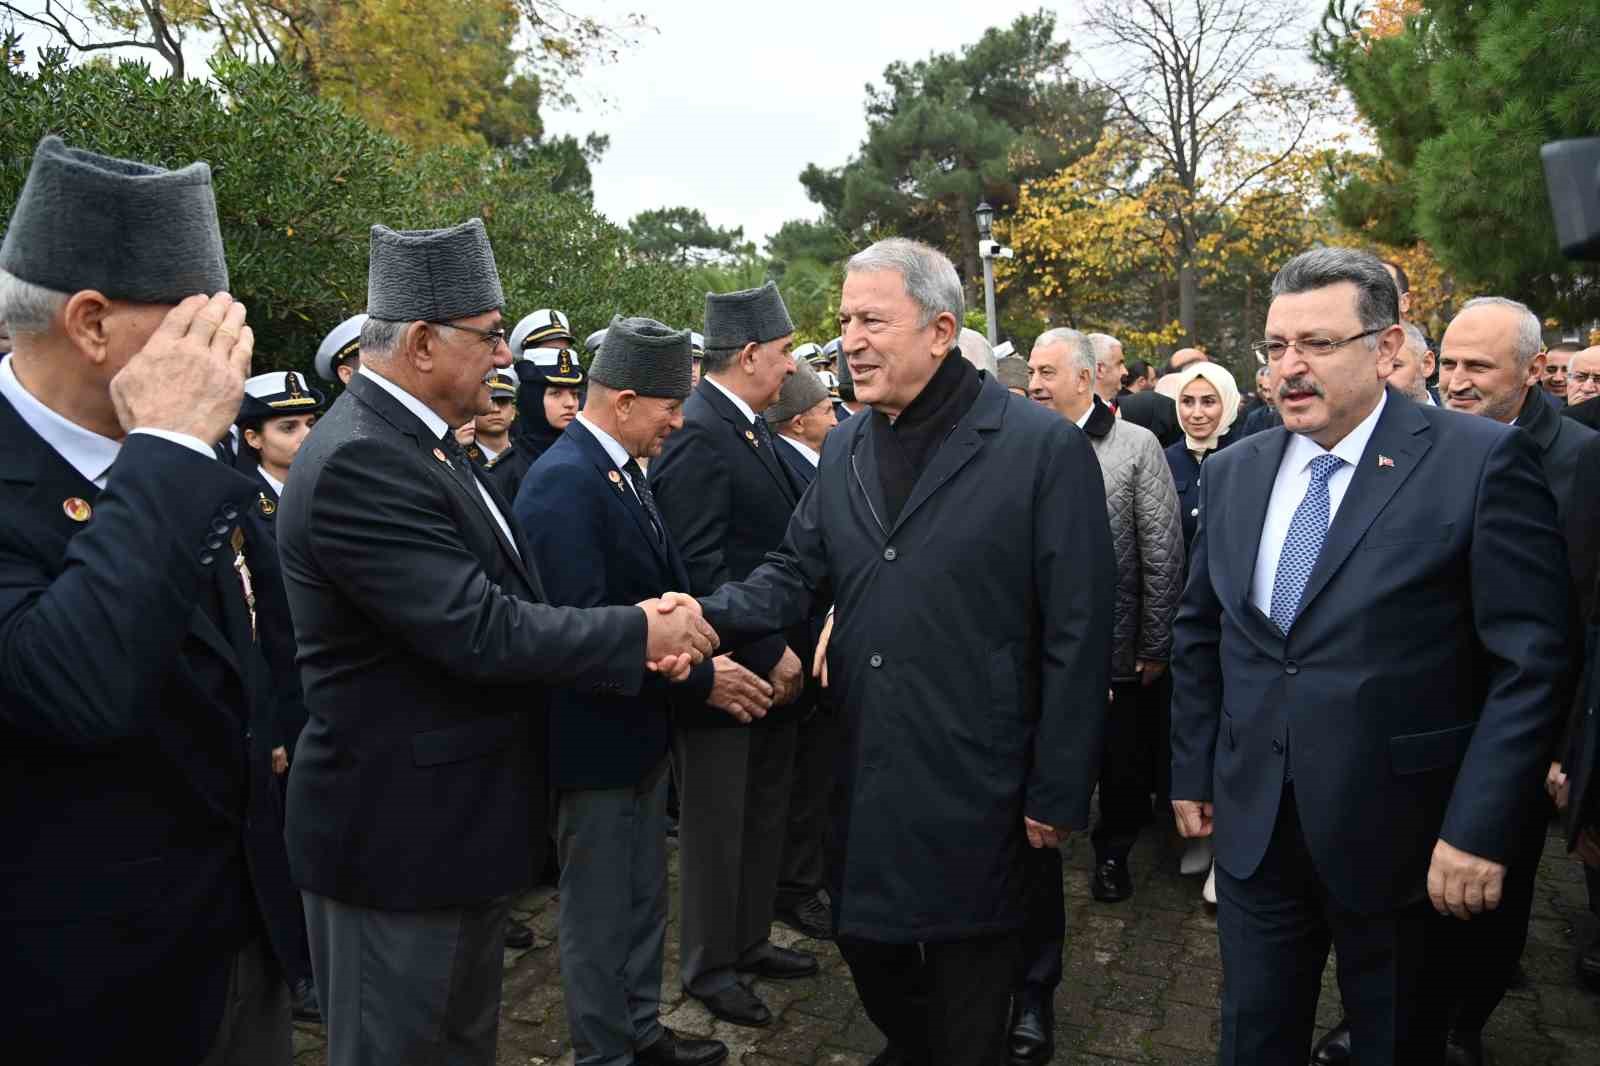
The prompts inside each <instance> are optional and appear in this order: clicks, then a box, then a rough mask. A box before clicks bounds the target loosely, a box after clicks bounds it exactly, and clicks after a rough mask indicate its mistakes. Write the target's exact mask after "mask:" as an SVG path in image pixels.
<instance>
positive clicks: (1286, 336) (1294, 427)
mask: <svg viewBox="0 0 1600 1066" xmlns="http://www.w3.org/2000/svg"><path fill="white" fill-rule="evenodd" d="M1357 295H1358V290H1357V288H1356V284H1355V282H1353V281H1341V282H1338V283H1336V284H1333V285H1325V286H1323V287H1322V288H1320V289H1311V290H1309V291H1307V292H1297V293H1285V294H1284V295H1282V296H1275V297H1273V300H1272V306H1271V307H1270V308H1269V309H1268V310H1267V331H1266V336H1267V340H1268V342H1274V341H1276V342H1291V341H1301V340H1311V339H1313V338H1319V339H1323V340H1334V341H1337V340H1343V339H1345V338H1347V337H1354V336H1357V335H1358V334H1360V333H1363V332H1365V329H1364V327H1363V326H1362V325H1361V316H1360V315H1359V314H1358V313H1357V311H1356V298H1357ZM1404 338H1405V334H1404V333H1402V332H1401V330H1400V327H1399V326H1398V325H1395V326H1391V327H1389V328H1388V329H1386V330H1384V331H1383V332H1382V333H1378V334H1375V335H1374V336H1373V337H1372V338H1370V339H1369V338H1362V339H1360V340H1354V341H1351V342H1350V343H1348V344H1342V345H1340V346H1339V347H1337V348H1334V349H1333V350H1332V351H1330V352H1327V353H1325V354H1322V355H1316V356H1307V355H1306V354H1305V353H1304V352H1302V351H1301V350H1300V348H1299V346H1298V345H1295V346H1293V347H1291V348H1289V349H1288V350H1286V351H1285V352H1284V353H1283V354H1282V355H1281V356H1279V357H1278V358H1277V359H1276V360H1274V361H1273V363H1272V364H1271V366H1272V375H1273V380H1275V381H1276V382H1277V392H1278V413H1279V414H1281V415H1282V416H1283V424H1284V426H1285V427H1286V428H1287V429H1288V430H1289V432H1291V433H1299V434H1301V435H1303V436H1307V437H1310V438H1311V439H1312V440H1314V441H1316V442H1317V443H1318V444H1320V445H1322V446H1323V447H1324V448H1332V447H1333V446H1334V445H1335V444H1337V443H1339V441H1341V440H1343V439H1344V437H1345V435H1346V434H1347V433H1349V432H1350V431H1351V430H1352V429H1354V428H1355V427H1356V426H1357V425H1359V424H1360V423H1361V420H1362V419H1364V418H1366V417H1367V416H1368V415H1369V414H1371V413H1372V409H1373V408H1374V407H1376V406H1377V404H1378V398H1379V396H1381V395H1382V393H1383V382H1384V376H1385V375H1387V373H1388V370H1389V363H1390V360H1391V359H1392V358H1393V356H1394V352H1395V351H1396V350H1397V349H1398V348H1399V346H1400V343H1401V342H1402V340H1404ZM1374 341H1375V342H1376V343H1374ZM1380 367H1381V368H1382V372H1381V373H1380Z"/></svg>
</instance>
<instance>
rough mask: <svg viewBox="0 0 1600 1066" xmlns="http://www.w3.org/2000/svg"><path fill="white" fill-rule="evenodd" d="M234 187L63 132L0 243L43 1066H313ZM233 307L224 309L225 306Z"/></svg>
mask: <svg viewBox="0 0 1600 1066" xmlns="http://www.w3.org/2000/svg"><path fill="white" fill-rule="evenodd" d="M227 287H228V270H227V264H226V263H225V262H224V260H223V253H222V241H221V235H220V233H219V232H218V228H217V216H216V207H215V203H214V201H213V198H212V192H211V179H210V170H209V169H208V168H207V167H206V165H205V164H204V163H195V164H193V165H191V166H188V167H185V168H183V169H181V170H177V171H164V170H161V169H159V168H157V167H151V166H145V165H143V164H139V163H134V162H129V161H127V160H121V159H110V158H107V157H105V156H98V155H94V154H91V153H89V152H83V151H77V150H73V149H69V148H67V147H66V146H65V145H63V144H62V143H61V141H60V140H58V139H57V138H54V137H47V138H45V139H44V140H43V141H42V142H41V143H40V145H39V147H38V150H37V152H36V153H35V155H34V159H33V164H32V169H31V171H30V173H29V176H28V181H27V184H26V186H24V188H23V192H22V194H21V197H20V198H19V200H18V202H17V206H16V209H15V211H14V213H13V215H12V218H11V224H10V228H9V230H8V232H7V235H6V241H5V245H4V247H3V249H0V317H3V318H5V319H7V320H8V321H9V322H10V324H11V328H12V330H13V332H14V334H15V341H16V350H15V352H14V353H13V354H12V355H10V356H8V357H6V359H5V360H4V362H0V453H3V454H4V455H5V456H6V459H5V463H4V470H3V472H0V797H3V798H0V840H3V841H4V842H5V849H4V850H5V857H4V858H3V859H0V867H4V869H3V871H0V941H3V942H4V943H5V945H6V949H5V956H6V988H7V991H6V995H5V1017H6V1023H5V1025H4V1027H3V1028H4V1032H5V1047H6V1054H7V1056H8V1057H9V1058H12V1059H14V1060H16V1061H18V1062H71V1063H109V1062H118V1061H123V1060H124V1059H126V1057H127V1056H128V1054H129V1049H130V1048H134V1049H137V1048H152V1047H159V1048H160V1049H161V1057H162V1058H163V1060H164V1061H168V1062H172V1063H182V1064H193V1063H199V1062H202V1061H205V1062H208V1063H210V1062H216V1063H251V1064H255V1063H260V1064H273V1066H287V1063H288V1062H289V1059H290V1053H291V1048H290V1024H289V995H288V987H287V985H286V984H285V971H286V970H289V969H292V963H291V962H290V961H289V960H291V959H292V957H293V956H294V954H295V952H296V948H297V945H296V944H295V943H294V942H295V941H296V940H297V930H296V927H297V926H298V924H299V922H300V918H299V907H298V901H297V899H296V898H295V894H294V892H293V888H292V886H291V885H290V883H289V877H288V867H287V862H286V856H285V854H284V849H283V836H282V824H283V823H282V809H283V808H282V802H281V799H280V797H279V792H278V790H277V788H276V787H275V786H274V784H273V779H272V770H271V764H272V760H271V756H270V750H271V747H272V745H273V743H274V742H273V739H272V738H273V736H274V734H275V726H274V722H273V712H274V705H273V702H272V699H271V694H270V685H269V681H268V674H269V664H270V670H271V671H272V672H276V673H281V672H285V671H290V670H292V669H293V660H292V657H293V649H292V647H285V646H284V644H283V642H281V641H278V642H274V641H273V639H272V638H273V634H274V633H281V632H283V631H284V626H285V625H286V624H287V623H286V620H285V612H286V606H285V604H284V602H283V593H282V585H281V582H280V581H279V578H278V574H277V571H276V568H275V565H274V561H273V553H272V550H271V539H270V535H269V534H267V533H266V532H265V531H264V530H263V529H262V528H261V527H260V525H259V524H258V523H256V522H254V521H252V518H253V512H252V507H251V505H252V504H253V503H254V502H255V498H256V491H255V489H254V487H253V483H252V481H251V479H250V478H248V477H246V476H245V475H243V474H241V473H238V472H237V471H235V470H233V469H232V468H231V466H230V465H228V464H225V463H223V462H220V461H219V460H218V458H217V456H216V453H215V452H214V451H213V448H212V442H214V441H216V440H219V439H221V438H222V437H223V436H224V435H225V434H226V433H227V428H228V426H229V424H230V423H232V421H233V419H234V416H235V415H236V414H237V413H238V410H239V403H240V399H241V397H242V396H243V392H244V380H245V376H246V374H248V372H249V366H250V355H251V350H252V348H253V344H254V341H253V337H252V334H251V332H250V330H249V328H248V327H246V326H245V325H244V319H245V308H244V306H243V305H242V304H239V303H237V302H235V301H233V300H232V299H231V298H230V297H229V296H228V294H227V293H226V292H224V291H222V290H225V289H226V288H227ZM210 293H215V295H212V296H207V295H206V294H210Z"/></svg>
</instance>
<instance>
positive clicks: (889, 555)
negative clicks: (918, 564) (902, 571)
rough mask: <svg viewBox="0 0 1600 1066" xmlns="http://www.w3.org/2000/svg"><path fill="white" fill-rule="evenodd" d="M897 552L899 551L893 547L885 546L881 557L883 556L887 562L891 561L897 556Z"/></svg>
mask: <svg viewBox="0 0 1600 1066" xmlns="http://www.w3.org/2000/svg"><path fill="white" fill-rule="evenodd" d="M899 554H900V553H899V552H897V551H895V550H894V549H893V548H885V549H883V557H884V559H885V560H886V561H888V562H891V563H892V562H894V560H895V556H897V555H899Z"/></svg>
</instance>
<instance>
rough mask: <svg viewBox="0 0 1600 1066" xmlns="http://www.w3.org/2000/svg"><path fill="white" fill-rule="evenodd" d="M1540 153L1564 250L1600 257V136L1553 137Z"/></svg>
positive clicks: (1570, 256) (1568, 253)
mask: <svg viewBox="0 0 1600 1066" xmlns="http://www.w3.org/2000/svg"><path fill="white" fill-rule="evenodd" d="M1539 156H1540V158H1542V159H1543V160H1544V184H1545V188H1547V189H1548V190H1549V192H1550V214H1551V216H1552V217H1553V218H1554V219H1555V224H1556V240H1557V242H1558V243H1560V245H1561V254H1562V255H1564V256H1566V257H1567V258H1568V259H1583V260H1600V137H1583V138H1579V139H1577V140H1571V141H1551V142H1550V143H1549V144H1547V145H1545V146H1544V147H1543V148H1541V149H1539Z"/></svg>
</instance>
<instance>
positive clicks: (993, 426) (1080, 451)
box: [703, 238, 1114, 1066]
mask: <svg viewBox="0 0 1600 1066" xmlns="http://www.w3.org/2000/svg"><path fill="white" fill-rule="evenodd" d="M963 310H964V300H963V297H962V293H961V280H960V278H959V277H958V276H957V275H956V271H955V267H954V266H953V265H952V264H951V263H950V260H949V259H947V258H946V257H945V256H944V255H942V254H941V253H939V252H937V251H935V250H934V249H932V248H929V247H927V246H926V245H922V244H918V243H916V242H914V241H908V240H903V239H898V238H897V239H891V240H886V241H880V242H878V243H877V244H874V245H872V246H871V247H870V248H868V249H866V250H865V251H863V252H860V253H858V254H857V255H856V256H854V257H853V258H852V259H851V260H850V262H849V264H848V265H847V266H846V273H845V281H844V290H843V293H842V297H841V300H840V306H839V319H840V324H841V325H842V326H844V350H845V355H846V358H847V359H848V361H849V364H850V370H851V373H852V374H853V376H854V379H855V382H856V395H857V396H858V397H859V398H860V399H861V400H862V401H864V402H866V403H868V404H870V405H871V407H872V410H871V412H870V413H869V414H866V415H863V416H861V417H859V418H855V419H852V420H851V421H850V422H849V423H847V424H846V425H844V426H841V427H840V428H839V429H838V430H837V431H835V433H834V434H833V436H832V437H831V438H830V439H829V441H828V443H827V445H826V446H825V447H824V449H823V456H822V466H821V470H820V472H819V474H818V477H817V480H816V481H815V482H813V483H812V486H811V488H810V490H808V491H807V492H806V494H805V495H804V496H803V497H802V498H801V501H800V506H799V508H798V510H797V511H796V512H795V515H794V517H793V520H792V521H791V522H790V524H789V528H788V532H787V534H786V535H785V537H784V540H783V544H782V546H781V547H779V548H778V550H777V551H776V552H774V553H772V555H771V556H769V561H768V562H767V563H766V564H765V565H763V566H762V567H760V568H759V569H758V570H756V571H755V573H753V574H752V575H751V576H750V577H749V578H748V579H747V580H745V581H743V582H740V583H735V584H730V585H728V586H725V587H724V588H722V589H720V590H719V591H718V592H716V593H715V594H714V595H712V596H710V597H707V598H706V599H705V600H704V601H703V602H704V604H705V606H706V613H707V617H708V618H712V617H714V618H716V619H717V620H718V624H721V625H725V626H727V627H728V634H727V635H728V637H729V646H730V647H737V646H738V644H739V643H740V642H742V641H745V640H749V639H751V638H752V637H755V636H757V635H760V634H764V633H770V632H772V631H774V630H781V629H782V628H783V627H786V626H791V625H795V624H797V623H799V622H801V621H804V620H805V619H807V618H809V617H811V616H812V615H813V614H814V613H815V611H816V610H817V609H818V608H819V607H823V606H826V605H827V604H828V603H830V602H831V603H832V604H833V605H834V607H835V613H834V623H833V624H834V627H835V632H834V633H833V636H832V640H831V641H830V643H829V650H828V656H827V658H828V673H829V679H830V688H831V690H832V692H833V693H834V697H835V699H836V700H837V701H838V705H839V710H840V713H841V714H842V715H843V731H844V734H845V739H844V743H843V744H842V745H841V758H840V774H841V780H840V783H839V787H838V788H837V789H835V795H836V797H837V798H836V801H835V803H834V805H833V814H834V822H833V830H834V831H833V833H832V834H830V837H829V843H828V851H829V859H830V862H829V864H828V876H829V882H830V884H829V894H830V895H831V896H832V900H833V915H834V921H835V930H836V934H837V938H838V942H839V947H840V951H841V953H842V954H843V956H844V958H845V961H846V962H847V963H848V964H849V966H850V970H851V973H852V975H853V976H854V977H855V982H856V990H857V991H858V992H859V993H860V995H861V1000H862V1003H863V1004H864V1005H865V1006H866V1010H867V1014H868V1016H869V1017H870V1018H871V1019H872V1021H873V1023H874V1024H875V1025H877V1026H878V1027H879V1028H880V1029H881V1030H883V1032H884V1034H885V1035H886V1036H887V1037H888V1038H889V1047H888V1049H887V1050H886V1051H885V1053H884V1054H883V1056H881V1057H880V1059H879V1061H880V1062H881V1063H902V1062H903V1063H915V1064H924V1063H926V1064H930V1066H989V1064H993V1063H997V1062H999V1061H1000V1060H1001V1059H1002V1058H1003V1057H1004V1056H1005V1034H1006V1021H1007V1016H1008V1011H1009V1007H1010V999H1011V986H1012V981H1013V979H1014V977H1015V975H1016V973H1017V965H1018V961H1019V933H1020V931H1021V930H1022V928H1023V926H1024V924H1025V921H1026V913H1027V912H1026V907H1025V900H1024V890H1025V886H1026V884H1027V877H1026V869H1027V864H1026V862H1025V859H1024V855H1025V853H1026V851H1027V849H1028V848H1029V847H1030V846H1031V847H1034V848H1053V847H1056V846H1057V845H1059V843H1060V842H1061V840H1062V839H1063V838H1064V837H1065V836H1066V834H1068V833H1069V832H1071V831H1072V830H1075V829H1079V828H1082V827H1083V826H1084V825H1085V824H1086V823H1087V821H1088V817H1089V795H1090V792H1091V791H1092V790H1093V787H1094V781H1095V777H1096V769H1097V767H1098V762H1099V737H1100V732H1101V729H1102V727H1103V719H1104V714H1105V694H1106V687H1107V683H1108V680H1109V676H1108V675H1109V666H1110V657H1111V656H1110V641H1111V612H1112V575H1113V573H1114V562H1113V558H1112V551H1111V534H1110V529H1109V526H1108V523H1107V521H1106V504H1105V496H1104V493H1103V491H1102V488H1101V483H1100V470H1099V466H1098V464H1097V463H1096V462H1095V458H1094V453H1093V452H1092V450H1091V449H1090V447H1089V443H1088V440H1087V438H1086V437H1085V436H1084V435H1083V434H1082V433H1081V432H1079V431H1078V430H1077V429H1076V428H1074V427H1073V426H1072V425H1071V424H1070V423H1068V422H1067V421H1066V420H1065V419H1061V418H1058V417H1056V416H1055V415H1052V414H1051V413H1049V412H1048V411H1045V410H1043V409H1042V408H1040V407H1038V406H1037V405H1035V404H1033V403H1031V402H1030V401H1028V400H1021V399H1018V398H1016V397H1014V396H1011V395H1010V394H1008V393H1007V392H1006V390H1005V388H1004V387H1003V386H1001V385H1000V384H999V382H997V381H995V380H994V379H993V378H990V377H987V376H984V375H982V374H980V373H979V372H978V371H977V370H976V369H974V368H973V366H972V365H971V364H970V363H968V362H967V361H966V360H965V359H963V358H962V357H961V356H960V354H959V353H957V352H956V350H955V340H956V335H957V333H958V332H959V329H960V322H961V319H962V314H963ZM974 564H976V568H975V567H974Z"/></svg>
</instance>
